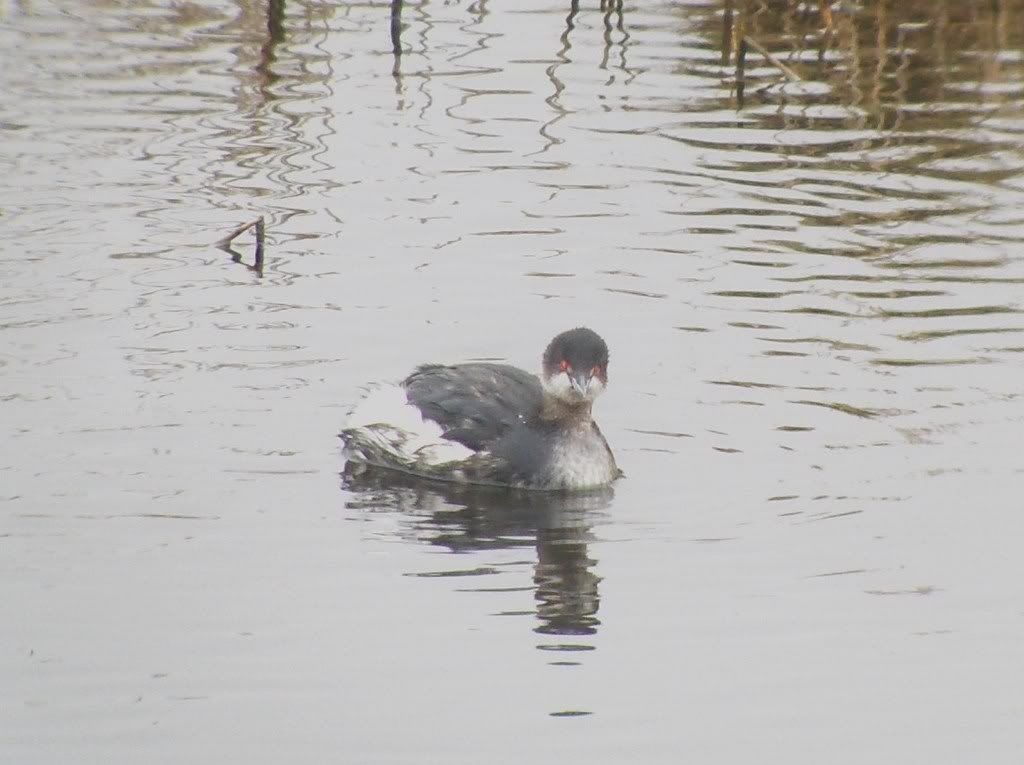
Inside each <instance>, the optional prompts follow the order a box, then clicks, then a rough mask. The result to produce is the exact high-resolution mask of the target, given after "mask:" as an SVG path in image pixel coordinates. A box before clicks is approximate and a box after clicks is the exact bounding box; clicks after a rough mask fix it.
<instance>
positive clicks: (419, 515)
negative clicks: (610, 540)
mask: <svg viewBox="0 0 1024 765" xmlns="http://www.w3.org/2000/svg"><path fill="white" fill-rule="evenodd" d="M343 485H344V488H345V489H346V490H348V491H350V492H352V493H353V495H354V496H353V497H352V498H351V499H350V500H349V501H348V502H347V503H346V506H347V507H349V508H358V509H360V510H366V511H380V510H385V511H389V512H394V511H398V512H401V513H402V514H403V515H404V516H406V517H407V518H408V519H409V520H410V522H411V526H409V527H407V528H406V530H404V531H403V532H402V533H403V535H405V536H409V537H410V538H411V539H412V540H415V541H417V542H421V541H428V542H429V543H430V544H433V545H438V546H441V547H445V548H447V549H449V550H451V551H453V552H471V551H476V550H501V549H509V548H515V547H526V546H529V545H534V544H535V545H536V547H537V563H536V565H535V567H534V576H533V581H534V585H535V587H536V591H535V598H536V601H537V603H538V606H537V618H538V620H539V621H540V624H539V626H538V627H537V628H536V631H537V632H539V633H541V634H545V635H590V634H593V633H595V632H596V631H597V625H598V624H599V622H598V620H597V617H596V614H597V610H598V605H599V603H600V597H599V594H598V582H599V581H600V577H598V576H597V575H596V574H595V573H594V571H593V567H594V564H595V561H594V560H593V559H591V558H590V557H589V555H588V548H587V546H588V543H589V542H590V540H591V538H592V537H591V532H590V526H591V523H592V521H593V514H594V512H596V511H600V510H601V509H603V508H604V507H606V506H607V505H608V502H609V501H610V499H611V491H610V490H609V491H607V492H598V493H593V494H591V493H588V494H560V493H557V492H512V491H508V490H504V489H495V488H489V487H480V486H466V485H460V484H442V483H428V482H424V481H422V480H418V479H415V478H413V477H411V476H404V475H401V474H397V473H393V472H389V471H381V470H373V469H371V470H367V471H365V472H362V473H358V474H356V473H355V472H350V471H347V472H346V473H345V474H344V477H343Z"/></svg>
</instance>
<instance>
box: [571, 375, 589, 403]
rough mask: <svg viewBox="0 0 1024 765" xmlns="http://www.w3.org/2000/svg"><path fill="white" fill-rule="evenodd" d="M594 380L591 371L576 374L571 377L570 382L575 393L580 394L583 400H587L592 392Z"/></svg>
mask: <svg viewBox="0 0 1024 765" xmlns="http://www.w3.org/2000/svg"><path fill="white" fill-rule="evenodd" d="M592 380H593V377H592V376H591V374H590V372H589V371H584V372H574V373H572V374H570V375H569V382H570V383H571V384H572V388H573V390H574V391H576V392H577V393H579V394H580V396H582V397H583V398H586V397H587V395H588V394H589V392H590V383H591V381H592Z"/></svg>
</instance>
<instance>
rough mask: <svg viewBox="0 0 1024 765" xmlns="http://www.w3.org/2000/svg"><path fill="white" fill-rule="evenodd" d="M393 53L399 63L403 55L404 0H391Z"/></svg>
mask: <svg viewBox="0 0 1024 765" xmlns="http://www.w3.org/2000/svg"><path fill="white" fill-rule="evenodd" d="M391 53H392V54H393V55H394V57H395V63H396V64H397V63H398V61H397V60H398V58H399V57H400V56H401V55H402V0H391Z"/></svg>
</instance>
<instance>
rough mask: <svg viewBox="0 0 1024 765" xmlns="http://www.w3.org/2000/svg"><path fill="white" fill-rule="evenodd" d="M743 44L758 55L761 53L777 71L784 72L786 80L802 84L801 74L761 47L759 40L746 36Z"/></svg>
mask: <svg viewBox="0 0 1024 765" xmlns="http://www.w3.org/2000/svg"><path fill="white" fill-rule="evenodd" d="M743 42H745V43H746V44H747V45H749V46H750V47H751V48H753V49H754V50H756V51H757V52H758V53H760V54H761V55H762V56H764V57H765V60H766V61H767V62H768V63H769V64H771V65H772V66H774V67H775V68H776V69H778V70H779V71H780V72H782V73H783V74H784V75H786V79H787V80H789V81H790V82H801V81H802V80H803V77H801V76H800V75H799V74H797V73H796V72H794V71H793V70H792V69H790V68H789V67H788V66H786V65H785V64H783V63H782V62H781V61H779V60H778V59H777V58H775V56H773V55H772V54H771V52H770V51H769V50H768V49H767V48H766V47H764V46H763V45H761V43H759V42H758V41H757V40H755V39H754V38H753V37H751V36H750V35H744V36H743Z"/></svg>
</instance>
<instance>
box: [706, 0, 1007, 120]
mask: <svg viewBox="0 0 1024 765" xmlns="http://www.w3.org/2000/svg"><path fill="white" fill-rule="evenodd" d="M722 7H723V15H722V21H721V24H722V27H721V29H720V31H717V32H716V30H714V29H713V28H712V27H710V26H709V27H708V29H707V32H708V33H709V34H720V37H721V51H722V54H721V61H722V63H723V65H728V63H729V62H730V61H733V65H734V75H735V88H736V90H735V92H736V98H737V104H738V105H739V106H740V107H741V108H742V106H743V101H744V94H745V93H746V92H749V90H750V89H753V90H754V91H755V92H756V93H759V94H762V95H765V94H770V93H772V92H775V91H777V90H778V88H779V86H780V85H782V84H783V83H784V82H785V81H787V80H788V81H794V75H795V76H797V77H799V78H800V79H804V80H813V81H817V82H822V83H825V84H827V86H828V88H829V91H830V93H831V98H830V101H832V102H835V103H839V104H842V105H844V106H846V107H848V108H849V109H850V124H849V127H868V126H870V127H874V128H876V129H891V128H893V127H895V126H896V125H897V124H898V122H899V121H900V120H901V119H903V118H905V117H906V116H907V115H906V114H905V112H904V111H903V107H905V106H907V105H910V104H918V103H926V102H931V101H941V100H948V96H949V94H948V86H949V85H950V84H951V83H954V84H955V83H962V82H993V81H996V80H998V79H999V78H1000V76H1001V74H1002V72H1001V63H1000V56H999V55H998V54H999V52H1000V51H1007V50H1013V49H1016V50H1019V49H1020V47H1021V46H1022V45H1024V2H1021V0H1014V1H1013V2H993V0H941V1H940V2H935V0H903V2H900V3H891V2H886V1H885V0H869V2H865V3H861V4H858V5H856V6H855V5H853V4H844V5H843V6H842V7H841V9H839V10H833V8H832V6H831V4H830V3H828V2H826V0H820V2H819V3H817V4H816V5H811V4H808V3H805V2H800V1H798V0H722ZM711 23H712V22H711V20H710V19H709V21H708V24H709V25H710V24H711ZM951 51H952V52H954V53H953V54H952V55H951V53H950V52H951ZM979 54H981V55H979ZM752 55H757V56H758V57H759V58H763V59H764V61H765V62H766V63H767V65H768V67H769V68H770V71H769V72H767V73H765V72H763V71H762V72H760V73H758V74H756V75H755V74H752V73H751V63H750V61H749V60H748V58H749V57H750V56H752ZM734 57H735V59H734ZM772 72H774V74H772ZM991 97H992V96H991V95H989V96H988V98H991ZM858 123H860V124H858Z"/></svg>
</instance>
